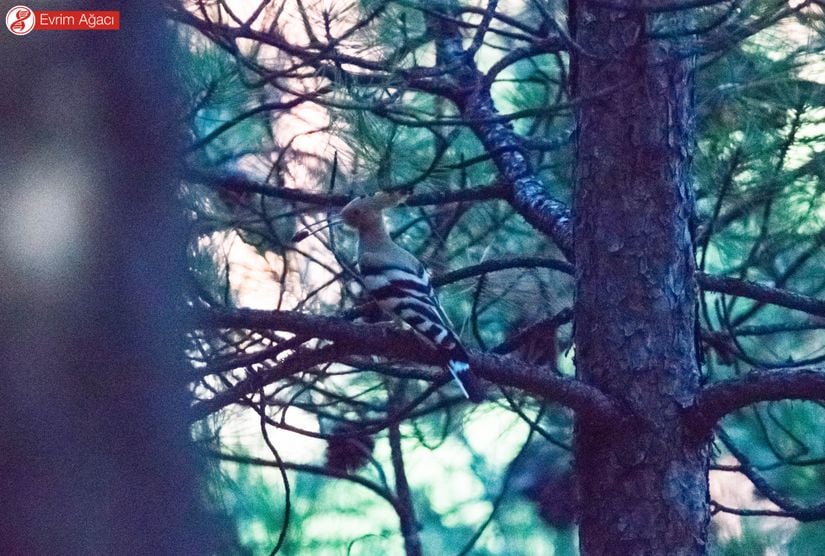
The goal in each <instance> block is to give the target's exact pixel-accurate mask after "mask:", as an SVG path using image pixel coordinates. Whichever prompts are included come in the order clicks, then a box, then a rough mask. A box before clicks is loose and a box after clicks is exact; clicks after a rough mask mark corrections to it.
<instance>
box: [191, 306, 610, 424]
mask: <svg viewBox="0 0 825 556" xmlns="http://www.w3.org/2000/svg"><path fill="white" fill-rule="evenodd" d="M198 317H199V321H200V325H201V326H202V327H204V328H238V329H263V330H279V331H283V332H291V333H294V334H299V335H306V336H311V337H313V338H319V339H324V340H328V341H331V342H333V343H332V345H330V346H326V347H324V348H319V349H316V350H304V351H301V350H297V351H296V353H295V354H293V355H292V356H290V358H288V359H287V360H286V361H283V362H281V363H279V365H278V366H276V367H274V368H272V369H267V370H264V371H261V372H259V373H258V374H256V375H254V376H253V377H250V378H248V379H246V380H243V381H241V382H239V383H238V384H237V385H235V386H234V387H233V388H232V389H231V390H228V391H226V392H222V393H220V394H217V395H216V396H215V397H213V398H211V399H209V400H206V401H202V402H199V403H197V404H195V406H194V407H193V408H192V415H191V417H192V419H193V420H197V419H202V418H204V417H206V416H208V415H210V414H212V413H214V412H216V411H219V410H220V409H222V408H224V407H226V406H228V405H231V404H234V403H236V402H237V401H238V400H239V399H241V398H242V397H243V396H245V395H248V394H250V393H252V392H255V391H257V390H259V389H260V388H261V387H262V386H265V385H267V384H272V383H273V382H276V381H278V380H280V379H282V378H285V377H286V376H290V375H292V374H295V373H297V372H299V371H303V370H306V369H308V368H311V367H313V366H315V365H319V364H322V363H329V362H341V361H346V360H347V358H348V357H351V356H353V355H374V356H379V357H387V358H391V359H400V360H405V361H410V362H414V363H418V364H423V365H438V364H439V358H438V354H437V353H435V352H434V351H433V350H432V349H431V348H430V347H429V346H428V345H426V344H425V343H424V342H423V341H421V340H420V339H419V338H418V337H417V336H416V335H415V333H413V332H411V331H404V330H399V329H397V328H394V327H391V326H386V325H380V324H368V325H364V324H354V323H352V322H349V321H347V320H345V319H342V318H339V317H324V316H318V315H309V314H302V313H294V312H289V311H255V310H249V309H239V310H235V311H225V310H223V311H221V310H213V311H208V312H200V314H199V315H198ZM470 364H471V365H472V367H473V370H474V372H475V373H476V374H477V375H478V376H479V377H480V378H482V379H484V380H487V381H489V382H493V383H495V384H498V385H499V386H512V387H515V388H519V389H521V390H523V391H524V392H526V393H528V394H531V395H533V396H536V397H539V398H542V399H544V400H546V401H549V402H556V403H559V404H562V405H565V406H567V407H570V408H571V409H573V410H574V411H576V412H577V413H578V414H579V416H580V417H581V418H583V419H586V420H594V421H597V422H600V423H616V422H618V421H620V420H621V419H622V412H621V411H620V410H619V408H618V407H617V406H616V404H615V403H614V402H613V400H612V399H610V398H609V397H608V396H607V395H605V394H604V393H603V392H602V391H601V390H599V389H598V388H595V387H593V386H590V385H588V384H585V383H583V382H581V381H579V380H577V379H574V378H567V377H560V376H557V375H554V374H553V372H552V369H551V368H549V367H538V366H534V365H529V364H527V363H525V362H523V361H520V360H518V359H515V358H512V357H505V356H500V355H493V354H488V353H487V354H485V353H479V352H471V353H470ZM432 380H433V381H443V382H446V381H447V380H448V374H447V372H446V371H444V370H439V371H437V372H434V373H433V375H432Z"/></svg>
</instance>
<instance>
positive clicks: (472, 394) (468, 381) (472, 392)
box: [447, 357, 484, 403]
mask: <svg viewBox="0 0 825 556" xmlns="http://www.w3.org/2000/svg"><path fill="white" fill-rule="evenodd" d="M447 369H448V370H449V371H450V374H452V375H453V378H455V381H456V382H457V383H458V387H459V388H461V391H462V392H463V393H464V395H465V396H466V397H467V399H469V400H470V401H471V402H473V403H479V402H481V401H483V400H484V388H483V387H482V386H481V381H479V379H478V377H476V375H475V374H473V371H472V370H471V369H470V364H469V363H468V362H467V361H466V360H465V358H464V357H460V358H455V359H450V361H449V362H448V363H447Z"/></svg>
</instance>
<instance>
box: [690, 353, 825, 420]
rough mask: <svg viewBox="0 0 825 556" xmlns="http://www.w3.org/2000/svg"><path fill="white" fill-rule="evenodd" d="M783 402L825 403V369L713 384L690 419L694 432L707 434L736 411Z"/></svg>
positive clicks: (770, 373) (763, 373)
mask: <svg viewBox="0 0 825 556" xmlns="http://www.w3.org/2000/svg"><path fill="white" fill-rule="evenodd" d="M779 400H825V368H808V369H782V370H771V371H752V372H750V373H749V374H747V375H745V376H742V377H739V378H734V379H730V380H725V381H722V382H718V383H716V384H711V385H709V386H706V387H705V388H704V390H702V393H701V394H700V395H699V397H698V399H697V401H696V405H694V406H693V407H692V408H691V409H689V410H688V413H687V414H686V419H687V420H688V422H689V424H690V427H691V428H692V429H693V430H695V431H697V432H699V433H700V434H703V433H706V432H708V431H710V430H711V429H712V428H713V427H714V426H715V425H716V423H717V422H718V421H719V420H720V419H721V418H722V417H724V416H725V415H727V414H728V413H731V412H732V411H736V410H737V409H741V408H743V407H746V406H749V405H752V404H755V403H759V402H768V401H779Z"/></svg>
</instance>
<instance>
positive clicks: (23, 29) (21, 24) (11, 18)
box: [6, 6, 35, 35]
mask: <svg viewBox="0 0 825 556" xmlns="http://www.w3.org/2000/svg"><path fill="white" fill-rule="evenodd" d="M34 19H35V18H34V11H33V10H32V9H31V8H28V7H26V6H15V7H13V8H12V9H10V10H9V11H8V12H6V27H8V29H9V31H11V32H12V33H14V34H15V35H27V34H29V32H30V31H31V30H32V29H34Z"/></svg>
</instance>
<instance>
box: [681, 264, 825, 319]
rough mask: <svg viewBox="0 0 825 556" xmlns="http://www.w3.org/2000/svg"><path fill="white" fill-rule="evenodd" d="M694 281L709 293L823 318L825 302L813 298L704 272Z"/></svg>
mask: <svg viewBox="0 0 825 556" xmlns="http://www.w3.org/2000/svg"><path fill="white" fill-rule="evenodd" d="M696 281H697V282H698V283H699V286H701V287H702V288H704V289H706V290H709V291H714V292H720V293H726V294H729V295H736V296H740V297H747V298H749V299H755V300H756V301H761V302H764V303H771V304H773V305H779V306H780V307H787V308H788V309H796V310H797V311H803V312H805V313H808V314H810V315H817V316H820V317H825V300H822V299H817V298H815V297H809V296H806V295H802V294H799V293H795V292H791V291H788V290H782V289H779V288H772V287H770V286H765V285H763V284H758V283H756V282H751V281H749V280H739V279H737V278H727V277H724V276H713V275H710V274H705V273H704V272H697V273H696Z"/></svg>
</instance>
